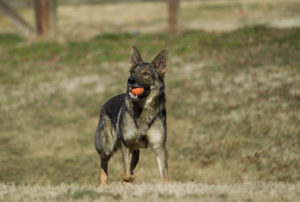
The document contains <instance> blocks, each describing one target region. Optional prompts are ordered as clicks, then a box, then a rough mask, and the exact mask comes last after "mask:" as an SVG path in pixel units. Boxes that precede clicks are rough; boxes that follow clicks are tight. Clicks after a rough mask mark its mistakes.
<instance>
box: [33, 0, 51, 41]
mask: <svg viewBox="0 0 300 202" xmlns="http://www.w3.org/2000/svg"><path fill="white" fill-rule="evenodd" d="M34 10H35V19H36V30H37V33H38V34H39V35H49V34H55V30H56V29H55V24H56V0H34Z"/></svg>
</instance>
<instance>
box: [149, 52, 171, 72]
mask: <svg viewBox="0 0 300 202" xmlns="http://www.w3.org/2000/svg"><path fill="white" fill-rule="evenodd" d="M167 62H168V51H166V50H162V51H160V52H159V53H158V54H157V56H156V57H155V58H154V60H153V61H152V64H153V65H154V66H155V67H156V69H157V72H158V74H159V75H160V76H161V77H163V76H164V75H165V73H166V71H167V69H166V66H167Z"/></svg>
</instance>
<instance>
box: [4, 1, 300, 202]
mask: <svg viewBox="0 0 300 202" xmlns="http://www.w3.org/2000/svg"><path fill="white" fill-rule="evenodd" d="M276 2H277V1H276ZM211 9H212V8H211ZM215 9H222V8H219V7H216V8H214V9H212V10H213V11H214V10H215ZM83 38H84V37H83ZM299 42H300V28H285V29H279V28H271V27H266V26H246V27H243V28H240V29H236V30H234V31H230V32H226V33H224V32H205V31H182V32H181V33H179V34H178V35H174V36H170V35H168V34H166V33H163V32H159V33H144V34H137V33H128V32H102V33H99V34H97V36H94V37H93V38H92V39H89V40H84V41H82V40H65V41H59V42H53V41H36V42H32V41H31V42H30V41H26V40H23V39H21V38H19V37H18V36H16V35H14V34H3V33H2V34H0V201H3V200H4V201H22V200H23V201H54V200H57V201H72V200H80V201H82V200H83V201H84V200H85V201H91V200H99V201H107V200H108V199H109V200H121V199H127V200H128V201H136V200H141V199H143V200H146V201H150V200H151V201H153V200H158V201H171V200H172V201H174V200H175V201H176V200H177V201H179V200H180V201H181V200H186V201H198V199H199V198H201V199H202V200H203V201H299V198H300V193H299V190H300V189H299V188H300V187H299V186H300V185H299V181H300V172H299V170H300V155H299V151H300V113H299V112H300V88H299V86H300V43H299ZM132 45H136V46H137V47H138V48H139V49H140V51H141V54H142V56H143V58H144V59H145V60H146V61H149V60H151V59H152V58H153V57H154V56H155V54H156V53H157V52H158V51H159V50H161V49H163V48H166V49H167V50H168V51H169V65H168V71H167V75H166V91H167V112H168V120H167V124H168V141H167V146H168V150H169V175H170V184H169V185H167V186H165V187H163V186H161V185H160V184H159V182H160V179H159V174H158V169H157V165H156V160H155V156H154V154H153V152H152V151H151V149H145V150H142V151H141V158H140V163H139V164H138V166H137V168H136V172H135V176H136V181H135V183H134V184H133V185H129V186H124V185H122V184H119V183H120V181H121V173H122V163H121V157H120V154H119V153H116V155H115V156H113V158H112V160H111V161H110V164H109V176H110V179H109V185H108V186H105V187H102V188H96V184H97V175H98V172H99V158H98V155H97V153H96V151H95V149H94V144H93V135H94V132H95V129H96V126H97V122H98V116H99V109H100V106H101V105H102V104H103V103H104V102H105V101H106V100H107V99H109V98H110V97H111V96H113V95H116V94H118V93H123V92H125V85H126V81H127V77H128V67H129V52H130V48H131V46H132Z"/></svg>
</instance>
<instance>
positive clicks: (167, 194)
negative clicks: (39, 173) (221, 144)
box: [0, 183, 300, 202]
mask: <svg viewBox="0 0 300 202" xmlns="http://www.w3.org/2000/svg"><path fill="white" fill-rule="evenodd" d="M299 190H300V184H299V183H298V184H285V183H243V184H218V185H209V184H196V183H169V184H167V185H161V184H132V185H123V184H110V185H105V186H103V187H95V186H91V185H58V186H37V185H34V186H30V185H22V186H16V185H7V184H0V200H1V201H6V202H11V201H23V202H27V201H28V202H29V201H30V202H31V201H83V202H85V201H124V200H126V201H127V202H129V201H157V202H163V201H178V202H179V201H187V202H193V201H199V200H200V201H209V202H214V201H218V202H222V201H248V202H250V201H263V202H267V201H270V202H279V201H285V202H287V201H299V200H300V192H299Z"/></svg>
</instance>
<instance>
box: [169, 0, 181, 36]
mask: <svg viewBox="0 0 300 202" xmlns="http://www.w3.org/2000/svg"><path fill="white" fill-rule="evenodd" d="M168 7H169V31H170V32H171V33H172V34H175V33H176V32H177V30H178V28H177V25H178V11H179V0H168Z"/></svg>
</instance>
